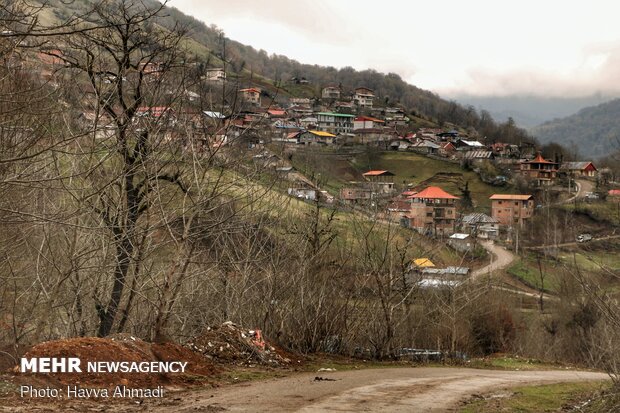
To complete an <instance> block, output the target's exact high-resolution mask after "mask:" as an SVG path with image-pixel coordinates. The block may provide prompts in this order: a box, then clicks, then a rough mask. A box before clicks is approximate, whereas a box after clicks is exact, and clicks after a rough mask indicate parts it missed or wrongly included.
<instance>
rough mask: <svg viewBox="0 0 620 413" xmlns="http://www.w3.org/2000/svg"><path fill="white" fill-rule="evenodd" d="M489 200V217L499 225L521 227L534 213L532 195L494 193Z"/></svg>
mask: <svg viewBox="0 0 620 413" xmlns="http://www.w3.org/2000/svg"><path fill="white" fill-rule="evenodd" d="M489 199H490V200H491V217H492V218H495V219H496V220H497V221H498V222H499V223H500V225H505V226H507V227H517V226H518V227H522V226H523V224H525V222H526V221H527V220H528V219H530V218H531V217H532V215H534V198H533V197H532V195H506V194H494V195H491V197H489Z"/></svg>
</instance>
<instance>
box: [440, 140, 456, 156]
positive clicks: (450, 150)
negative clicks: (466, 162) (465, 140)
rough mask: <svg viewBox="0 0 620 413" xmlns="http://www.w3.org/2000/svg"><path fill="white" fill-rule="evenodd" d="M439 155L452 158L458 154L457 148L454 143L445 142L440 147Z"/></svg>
mask: <svg viewBox="0 0 620 413" xmlns="http://www.w3.org/2000/svg"><path fill="white" fill-rule="evenodd" d="M440 146H441V147H440V148H439V151H438V153H439V154H440V155H443V156H450V155H452V154H454V153H455V152H456V146H454V144H453V143H452V142H445V143H444V144H442V145H440Z"/></svg>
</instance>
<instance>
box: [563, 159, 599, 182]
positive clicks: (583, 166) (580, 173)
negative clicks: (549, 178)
mask: <svg viewBox="0 0 620 413" xmlns="http://www.w3.org/2000/svg"><path fill="white" fill-rule="evenodd" d="M559 172H560V173H565V174H567V175H569V176H571V177H573V178H583V177H588V178H594V177H595V176H596V173H597V172H598V169H596V166H594V164H593V163H592V162H564V163H562V165H561V166H560V170H559Z"/></svg>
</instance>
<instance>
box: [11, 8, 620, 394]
mask: <svg viewBox="0 0 620 413" xmlns="http://www.w3.org/2000/svg"><path fill="white" fill-rule="evenodd" d="M160 6H161V5H160ZM160 6H158V7H160ZM119 7H120V8H121V9H123V8H124V7H129V6H127V5H126V4H125V3H120V5H119ZM131 7H133V6H131ZM161 7H162V8H163V7H164V6H161ZM160 11H161V9H157V10H156V11H150V10H148V9H147V10H142V11H141V13H144V15H145V16H148V17H149V18H153V16H157V14H158V13H159V12H160ZM98 13H101V14H100V17H101V18H103V19H106V18H107V19H109V20H110V21H112V22H115V21H116V20H115V19H121V20H122V19H123V18H125V19H127V18H130V19H131V13H127V14H125V15H122V13H121V14H120V15H119V14H117V13H110V12H109V10H103V11H101V10H99V11H98ZM150 13H153V14H152V15H151V14H150ZM119 16H121V17H119ZM138 21H139V22H138V23H135V22H132V23H128V26H129V25H132V24H135V25H137V27H139V28H141V27H142V26H141V25H142V24H143V22H142V20H140V19H138ZM111 26H112V27H120V26H122V25H118V24H117V25H116V26H115V25H114V24H112V25H111ZM92 30H95V31H96V30H100V28H94V29H92ZM135 33H139V30H137V31H136V32H135ZM135 33H132V34H131V35H130V34H129V33H128V32H127V33H124V32H122V31H121V32H120V34H119V35H118V36H117V35H116V34H115V36H117V37H116V38H115V41H116V42H117V46H118V44H121V45H122V44H124V43H123V42H124V41H125V44H126V41H127V39H128V38H131V36H133V35H135ZM157 35H158V36H162V37H161V38H159V39H158V41H161V42H164V43H165V42H166V41H168V40H169V38H168V37H167V36H168V35H169V33H167V32H165V31H163V32H162V33H157ZM179 35H180V37H179V39H184V38H183V35H182V34H181V33H179ZM13 36H14V33H13V32H11V31H5V32H2V36H0V45H2V44H3V43H2V41H3V40H6V39H9V40H10V42H13V41H14V40H13ZM75 36H76V38H77V39H79V40H80V41H75V40H74V38H70V39H69V40H70V41H67V42H66V43H63V42H61V41H59V42H56V43H54V44H53V47H52V46H50V44H51V42H50V43H47V42H43V43H42V44H41V45H39V46H37V47H34V43H32V44H31V43H29V41H32V40H28V41H27V40H23V39H20V38H17V40H15V41H14V43H10V42H9V41H7V42H9V43H10V44H9V46H10V47H8V46H7V47H6V50H9V52H6V53H4V54H3V55H2V58H3V63H4V65H2V66H0V70H5V73H6V76H5V77H4V78H3V77H1V76H0V83H2V85H3V87H4V88H5V89H6V90H4V89H2V88H0V95H2V94H4V95H2V96H5V97H7V102H10V103H11V102H12V101H11V100H10V99H9V97H11V96H24V99H23V101H19V102H18V103H19V105H17V104H16V105H15V106H16V107H17V106H19V111H21V112H19V113H20V116H22V117H20V116H17V117H13V112H12V111H13V108H10V110H8V109H5V110H4V112H3V111H0V117H2V119H0V120H2V122H0V136H2V137H3V139H0V144H1V145H4V146H3V148H4V149H3V150H5V151H6V154H7V155H6V159H5V158H2V159H0V161H2V162H5V163H6V164H8V165H9V167H8V168H6V170H5V169H2V168H0V173H1V174H4V175H2V176H3V179H4V178H6V180H5V181H3V182H0V183H1V184H3V185H4V186H2V187H0V188H2V189H4V190H5V191H6V192H3V196H2V198H1V200H2V202H3V204H2V205H0V207H1V208H0V215H1V216H0V218H2V220H0V225H2V228H3V231H0V234H1V237H0V238H1V239H0V241H1V245H2V252H3V253H6V254H5V255H6V258H2V259H0V265H2V269H3V270H5V273H6V274H8V275H6V276H5V277H6V278H5V279H6V280H8V281H10V282H7V283H6V284H5V285H7V288H6V291H2V293H1V294H0V298H3V300H0V309H1V310H2V311H3V312H4V313H2V314H0V316H1V317H0V344H2V347H0V350H2V352H4V353H6V354H7V355H9V356H10V357H11V360H9V359H8V358H6V357H5V358H0V361H1V362H2V363H4V364H1V363H0V366H1V367H3V368H4V367H6V368H7V369H8V368H11V367H14V365H13V364H12V363H13V360H15V359H17V357H19V356H21V355H23V354H38V353H39V354H47V353H46V352H56V353H59V354H60V353H62V352H67V351H68V349H69V350H71V351H78V350H79V351H84V353H83V354H85V355H90V356H92V354H94V353H95V352H100V353H102V354H106V353H107V354H111V355H110V356H109V357H113V356H117V357H120V356H122V355H123V354H129V353H128V352H130V353H131V357H134V358H136V359H137V360H141V359H144V357H147V358H148V359H149V360H150V359H151V358H154V359H155V358H156V359H158V360H159V359H160V356H161V358H162V359H168V358H170V359H172V358H174V357H183V358H187V359H188V360H189V359H191V360H192V364H193V366H192V368H191V373H192V374H193V373H194V372H198V373H197V374H198V375H199V376H200V379H196V378H192V377H189V376H188V377H185V376H183V378H182V379H181V378H179V383H181V381H183V384H184V385H187V386H188V387H189V386H190V385H192V386H193V385H198V386H200V385H205V383H207V380H211V377H215V376H217V377H219V378H218V380H222V379H221V378H222V377H226V375H229V376H230V377H228V378H227V379H226V380H229V381H230V382H232V383H236V382H237V381H236V380H237V373H238V372H239V371H241V370H243V374H247V375H248V376H251V377H252V378H253V377H254V376H253V375H254V374H256V375H257V376H260V374H262V373H263V372H264V371H269V369H273V370H274V371H275V374H280V372H282V371H284V370H285V369H286V371H287V372H292V371H295V372H298V371H299V369H304V368H307V369H308V370H307V371H309V372H314V371H315V370H316V368H315V365H314V364H312V363H313V362H314V361H312V362H311V361H309V360H311V359H312V358H313V357H324V356H325V357H327V358H326V359H325V360H330V361H329V363H331V362H332V361H331V360H332V359H329V357H336V358H337V357H345V358H347V357H351V359H352V360H355V363H357V362H358V361H359V360H363V362H364V363H366V362H367V361H368V360H375V361H379V360H380V361H385V360H389V361H390V362H394V363H398V364H404V363H409V362H414V363H417V362H424V363H427V362H429V361H448V362H449V363H456V364H459V365H460V366H465V367H468V366H469V364H468V363H470V357H485V358H486V357H489V356H493V357H494V356H495V355H498V354H504V353H508V354H516V355H519V357H521V356H523V357H536V358H539V359H541V360H543V359H544V360H551V361H553V362H558V363H573V365H576V366H579V367H591V366H595V367H597V368H601V369H606V370H608V371H613V369H612V368H609V367H608V365H606V364H605V363H606V362H607V360H612V361H614V360H616V358H614V357H616V356H615V354H616V353H614V352H613V350H614V349H615V348H616V347H615V344H614V339H617V334H618V331H617V329H615V328H614V327H615V326H616V324H614V323H615V320H616V319H614V318H613V317H611V316H609V315H608V314H607V313H605V312H604V311H599V310H598V309H599V308H600V303H599V302H598V301H596V300H601V302H603V304H604V305H608V303H610V302H612V303H615V304H617V297H618V291H619V290H618V278H617V277H618V271H620V261H618V259H617V257H616V253H617V251H620V242H619V241H618V238H620V234H618V233H617V229H618V226H619V225H620V183H619V182H617V181H618V179H617V177H615V176H614V172H613V171H612V170H610V169H608V168H605V167H602V166H600V165H599V160H593V159H581V158H579V157H578V156H571V157H569V156H566V154H567V153H568V152H567V151H563V150H562V149H563V148H562V147H560V146H557V147H556V146H553V145H551V146H547V147H542V146H540V145H538V143H537V142H536V139H535V138H532V137H530V136H527V134H526V133H525V132H523V133H524V135H520V134H513V135H511V136H508V135H509V133H508V132H507V134H506V136H505V137H499V138H498V137H497V136H495V137H489V136H485V134H483V133H481V132H480V130H482V129H476V128H474V127H473V126H472V124H467V125H466V126H465V124H461V123H459V122H448V121H446V119H443V118H440V117H433V116H432V115H429V114H428V113H431V112H432V111H429V112H426V113H424V112H423V111H422V110H419V108H417V107H407V106H406V105H404V104H401V103H400V102H399V101H398V100H397V99H392V98H390V97H389V96H384V95H382V94H380V93H377V92H375V90H373V89H371V88H369V87H368V85H365V84H356V85H354V86H351V85H343V84H342V83H329V82H321V83H318V82H316V81H315V80H314V79H313V78H312V77H311V76H309V75H305V76H304V75H303V73H301V72H300V73H299V74H297V75H295V76H293V77H290V78H285V79H267V78H266V77H263V76H262V75H261V74H259V73H255V72H254V70H253V69H252V68H247V67H245V66H244V65H238V66H236V67H231V66H234V65H232V64H231V62H232V60H230V61H227V60H226V59H224V55H225V53H223V52H221V53H220V55H219V56H221V59H220V58H218V59H214V60H210V59H206V60H205V59H201V58H200V57H198V56H199V55H198V54H197V53H195V54H192V53H193V52H194V50H192V49H191V48H189V50H192V52H191V53H190V52H188V53H187V54H182V53H179V55H177V54H175V53H170V54H168V52H169V51H170V49H173V47H171V48H170V49H168V48H166V47H163V48H161V49H160V48H158V47H157V46H158V45H159V43H157V42H155V41H154V40H153V39H152V38H151V37H148V36H147V37H146V38H147V40H146V41H147V43H148V41H153V44H148V46H149V47H144V50H141V49H140V48H136V49H133V50H132V51H128V50H126V49H124V48H123V47H120V46H119V47H117V48H110V47H109V46H108V42H109V39H107V38H106V37H105V36H106V35H105V33H104V35H102V36H101V37H97V36H93V37H89V36H90V35H89V34H88V33H86V34H84V33H81V32H79V31H78V32H77V34H75ZM80 36H82V37H80ZM123 36H126V37H123ZM26 37H27V36H26ZM59 37H60V38H62V36H59ZM152 37H157V36H155V35H153V36H152ZM5 38H6V39H5ZM140 39H141V40H143V38H142V37H140ZM162 39H163V40H162ZM179 42H180V40H179ZM178 44H182V43H181V42H180V43H178ZM178 44H177V46H178ZM22 46H27V47H24V48H22ZM92 49H97V50H98V51H99V53H100V54H99V55H97V56H94V55H93V54H92ZM145 50H146V51H148V52H149V53H152V54H150V55H148V54H147V55H146V57H145V53H146V52H145ZM183 50H184V52H186V51H187V50H185V49H183ZM214 56H215V54H214ZM166 59H167V60H166ZM126 61H130V64H125V63H124V62H126ZM93 62H96V64H94V63H93ZM96 65H99V66H97V67H96V70H95V69H93V67H95V66H96ZM7 79H8V80H7ZM33 85H34V86H33ZM15 90H16V91H17V93H16V92H15ZM7 91H8V92H7ZM24 91H26V92H28V93H26V92H24ZM41 91H44V92H45V93H41ZM39 99H40V101H39ZM41 102H43V103H41ZM13 103H14V102H13ZM37 104H40V106H37ZM455 105H456V104H455ZM50 108H53V110H52V109H50ZM459 110H464V111H465V109H463V108H460V109H459ZM15 111H17V109H16V110H15ZM476 116H477V115H476ZM489 122H490V123H492V124H493V125H495V126H496V127H495V126H494V127H495V129H494V131H498V130H502V128H501V127H500V126H498V124H495V123H493V122H494V121H492V119H491V120H490V121H489ZM513 126H514V125H513ZM513 126H511V127H513ZM511 127H509V128H507V129H506V130H507V131H510V130H513V129H511ZM524 136H525V138H526V139H523V137H524ZM4 137H7V138H6V139H4ZM3 156H4V154H3ZM565 158H567V159H565ZM569 158H570V159H569ZM2 162H0V165H2ZM3 168H4V167H3ZM14 171H16V172H14ZM24 188H25V189H24ZM584 274H585V275H584ZM2 280H4V279H2ZM592 286H596V288H597V289H594V288H593V287H592ZM30 291H34V293H33V294H30ZM26 292H28V294H26ZM608 297H609V301H602V300H603V298H604V299H605V300H606V299H607V298H608ZM20 300H21V301H20ZM614 300H616V301H614ZM7 303H8V304H7ZM593 303H594V304H593ZM615 304H614V305H615ZM596 305H599V306H598V307H595V306H596ZM603 308H604V309H607V307H603ZM609 313H610V314H612V315H613V311H611V310H610V311H609ZM94 335H96V336H97V338H96V339H95V338H94V337H89V336H94ZM143 340H144V341H143ZM595 340H600V341H595ZM593 342H594V343H595V344H596V345H599V346H600V347H601V348H604V351H606V352H607V353H606V356H605V357H603V356H601V357H600V359H597V360H596V361H592V360H591V358H590V357H591V351H590V350H591V347H590V345H591V343H593ZM37 343H41V344H40V345H39V346H34V347H31V346H32V345H35V344H37ZM610 343H612V344H610ZM605 346H607V347H605ZM5 349H6V351H5ZM27 349H30V350H27ZM114 349H116V350H114ZM135 349H138V350H139V351H138V350H135ZM145 349H146V350H145ZM130 350H131V351H130ZM26 351H30V352H29V353H26ZM89 351H90V352H91V353H89ZM116 352H119V354H120V355H119V354H116ZM158 352H160V353H161V354H160V353H158ZM134 353H136V354H134ZM138 353H139V354H138ZM54 354H55V353H54ZM609 354H612V355H613V356H610V355H609ZM145 355H146V356H145ZM317 355H318V356H317ZM203 356H204V357H203ZM85 357H86V356H85ZM123 357H125V356H123ZM127 357H129V356H127ZM603 359H605V360H604V361H601V360H603ZM325 360H323V359H321V358H320V359H319V361H318V362H317V363H319V364H320V363H323V362H324V361H325ZM349 361H350V360H349V359H347V360H346V361H345V362H344V363H345V364H346V363H349ZM487 362H489V361H488V360H483V361H482V362H481V363H487ZM304 363H308V366H309V367H304ZM489 363H493V362H492V361H491V362H489ZM519 363H521V362H519ZM527 363H529V361H528V362H527ZM326 365H327V364H326ZM329 365H330V366H331V364H329ZM491 366H492V367H495V366H494V365H491ZM614 366H617V365H614ZM483 367H488V365H487V364H483ZM521 367H522V365H521V364H518V367H517V369H520V368H521ZM238 368H240V370H235V369H238ZM614 368H616V367H614ZM229 369H230V370H229ZM263 369H264V370H263ZM355 369H357V364H356V367H355ZM14 371H15V372H16V371H17V370H15V369H14ZM274 371H271V373H270V374H272V373H274ZM319 371H321V372H323V373H325V372H332V371H333V370H331V369H327V370H324V369H323V367H321V370H319ZM616 373H617V371H616ZM287 374H288V373H287ZM291 374H292V373H291ZM218 375H219V376H218ZM14 376H15V375H14ZM16 376H17V377H18V378H19V375H16ZM119 377H121V376H119ZM261 377H262V376H261ZM52 378H53V377H52ZM252 378H250V379H252ZM89 379H91V380H92V378H89ZM46 380H47V378H46ZM157 380H162V382H163V381H166V380H168V378H166V377H164V376H162V377H160V378H158V379H157ZM157 380H155V382H157V383H159V381H157ZM185 380H187V383H186V382H185ZM193 380H195V381H196V383H194V382H193ZM201 380H202V381H201ZM323 380H324V379H323V378H321V376H317V379H316V381H323ZM16 383H17V381H16ZM86 383H88V381H86ZM175 383H176V382H175V381H170V382H169V384H175ZM188 383H191V384H188ZM209 383H210V382H209ZM0 384H2V382H1V381H0ZM107 384H109V383H107ZM179 385H180V384H179ZM0 390H2V388H1V387H0Z"/></svg>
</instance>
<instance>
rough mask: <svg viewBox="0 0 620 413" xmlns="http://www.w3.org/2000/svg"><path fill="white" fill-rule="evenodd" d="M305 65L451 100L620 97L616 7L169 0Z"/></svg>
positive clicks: (534, 2)
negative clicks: (345, 70)
mask: <svg viewBox="0 0 620 413" xmlns="http://www.w3.org/2000/svg"><path fill="white" fill-rule="evenodd" d="M169 4H170V5H171V6H174V7H176V8H178V9H180V10H181V11H183V12H184V13H186V14H191V15H193V16H194V17H196V18H198V19H200V20H202V21H204V22H205V23H207V24H208V25H210V24H216V25H217V26H218V27H220V28H222V29H223V30H224V32H225V33H226V35H227V37H229V38H231V39H234V40H237V41H240V42H242V43H245V44H249V45H251V46H253V47H255V48H257V49H264V50H266V51H267V52H269V53H277V54H283V55H286V56H288V57H290V58H293V59H296V60H299V61H301V62H303V63H312V64H324V65H330V66H335V67H343V66H352V67H354V68H356V69H367V68H373V69H376V70H378V71H381V72H388V71H389V72H395V73H398V74H399V75H401V76H402V77H403V78H404V79H405V80H407V81H408V82H410V83H412V84H414V85H416V86H420V87H423V88H425V89H430V90H433V91H435V92H437V93H440V94H442V95H446V96H454V95H456V94H459V93H466V94H472V95H513V94H521V95H545V96H584V95H591V94H593V93H602V94H605V95H607V94H618V93H620V23H619V22H618V18H619V17H620V2H614V1H612V0H610V1H602V0H589V1H576V0H565V1H556V0H519V1H514V0H513V1H498V0H495V1H492V0H468V1H462V0H451V1H447V0H432V1H429V0H424V1H418V0H416V1H406V0H401V1H394V0H381V1H379V0H373V1H370V0H358V1H352V0H351V1H347V0H294V1H291V0H288V1H287V0H264V1H249V0H246V1H242V0H171V2H170V3H169Z"/></svg>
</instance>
